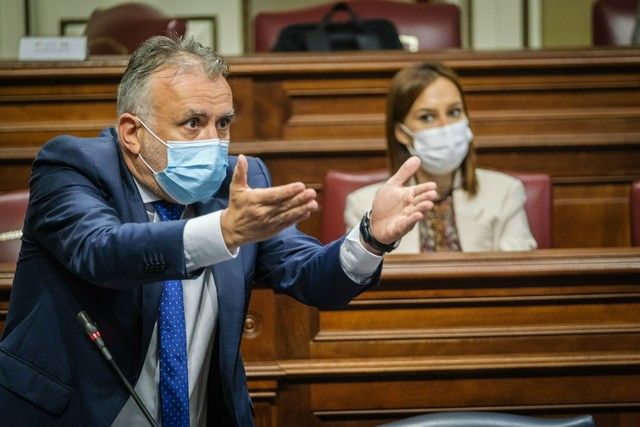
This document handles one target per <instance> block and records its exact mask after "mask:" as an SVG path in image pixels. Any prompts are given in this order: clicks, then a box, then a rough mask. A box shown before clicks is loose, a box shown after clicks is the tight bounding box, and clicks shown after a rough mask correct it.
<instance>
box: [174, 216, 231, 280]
mask: <svg viewBox="0 0 640 427" xmlns="http://www.w3.org/2000/svg"><path fill="white" fill-rule="evenodd" d="M221 215H222V211H216V212H212V213H209V214H206V215H202V216H199V217H196V218H191V219H189V220H188V221H187V223H186V225H185V226H184V234H183V239H184V257H185V261H186V266H187V271H188V272H189V273H191V272H192V271H195V270H197V269H199V268H202V267H208V266H210V265H213V264H217V263H219V262H222V261H226V260H229V259H232V258H235V257H236V256H238V252H239V251H240V248H236V250H235V251H234V253H231V252H229V249H228V248H227V245H225V243H224V238H223V237H222V227H221V225H220V216H221Z"/></svg>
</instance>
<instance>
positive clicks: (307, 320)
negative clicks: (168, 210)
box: [243, 248, 640, 426]
mask: <svg viewBox="0 0 640 427" xmlns="http://www.w3.org/2000/svg"><path fill="white" fill-rule="evenodd" d="M639 279H640V250H639V249H633V248H632V249H624V248H611V249H601V250H598V249H583V250H577V249H575V250H572V249H553V250H541V251H535V252H527V253H491V254H461V253H457V254H432V255H416V256H390V257H388V258H387V260H386V261H385V267H384V269H383V283H382V286H381V287H380V288H376V289H372V290H370V291H367V292H365V293H364V294H362V295H361V296H359V297H358V298H356V299H355V300H354V301H353V302H352V303H351V304H350V305H349V306H348V307H346V308H344V309H342V310H315V309H312V308H308V307H304V306H301V305H300V304H298V303H297V302H294V301H293V300H291V299H290V298H288V297H285V296H281V295H278V296H276V299H275V303H276V305H278V306H279V307H278V308H276V317H277V320H276V321H275V322H274V325H275V327H279V328H281V331H282V332H280V333H278V332H277V331H276V332H275V333H274V334H273V336H274V337H275V339H276V340H277V341H279V342H281V344H276V346H277V348H278V356H277V358H276V360H270V361H268V362H263V361H259V360H256V358H255V357H252V356H251V355H250V354H247V352H248V351H249V348H248V347H244V344H243V354H245V355H246V356H245V359H246V360H247V372H248V375H249V378H252V377H254V376H257V377H258V378H261V379H263V380H264V379H265V378H264V373H265V372H267V371H268V370H269V369H270V370H272V371H273V372H274V374H273V376H272V378H273V379H274V380H275V381H276V382H277V387H276V390H275V397H274V402H275V406H276V407H277V413H278V414H277V419H278V424H283V425H284V424H286V423H291V422H294V423H296V422H297V420H303V424H304V425H317V426H321V425H332V426H356V425H358V426H373V425H377V424H379V423H382V422H385V421H390V420H393V419H398V418H402V417H408V416H411V415H415V414H416V413H424V412H435V411H441V410H465V409H467V410H496V411H510V412H516V413H524V414H527V413H528V414H534V415H541V416H551V415H556V416H560V415H570V414H573V413H594V415H596V416H597V419H598V422H599V424H598V425H599V426H620V425H633V422H634V420H637V419H638V418H637V417H638V414H639V412H640V391H638V390H637V382H638V380H640V353H639V352H638V349H640V315H638V314H637V312H638V308H639V307H640V282H639ZM257 289H258V290H262V291H261V293H260V295H262V296H264V295H265V293H263V292H268V290H266V289H265V288H261V287H258V288H257ZM254 297H255V296H254ZM254 299H255V298H254ZM251 304H252V306H253V305H254V304H255V303H254V302H253V300H252V303H251ZM251 311H253V309H250V312H251ZM284 331H286V333H284ZM254 366H255V369H254ZM267 367H268V368H267ZM305 405H307V406H306V407H305ZM305 408H306V409H305ZM292 417H293V418H292ZM300 425H302V424H300Z"/></svg>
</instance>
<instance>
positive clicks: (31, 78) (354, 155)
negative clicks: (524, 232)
mask: <svg viewBox="0 0 640 427" xmlns="http://www.w3.org/2000/svg"><path fill="white" fill-rule="evenodd" d="M228 60H229V63H230V66H231V71H232V78H231V84H232V87H233V91H234V98H235V104H236V109H237V112H238V120H237V121H236V122H235V123H234V125H233V141H234V143H233V144H232V145H231V151H232V152H234V153H239V152H243V153H248V154H254V155H258V156H260V157H262V158H263V159H265V161H266V163H267V165H268V166H269V168H270V170H271V172H272V175H273V180H274V183H275V184H282V183H285V182H291V181H296V180H301V181H303V182H305V183H306V184H308V185H310V186H311V187H314V188H316V189H317V190H318V192H319V197H320V201H321V202H322V179H323V177H324V174H325V172H326V170H327V169H330V168H334V169H345V170H358V169H367V168H378V167H383V166H384V165H385V163H386V157H385V154H384V152H385V142H384V100H385V95H386V92H387V88H388V84H389V80H390V78H391V76H392V75H393V74H394V73H395V72H396V71H397V70H398V69H400V68H401V67H403V66H406V65H408V64H410V63H414V62H419V61H424V60H438V61H442V62H444V63H446V64H448V65H449V66H451V67H453V68H454V69H455V70H456V71H457V72H458V73H459V74H460V76H461V81H462V85H463V86H464V88H465V92H466V99H467V102H468V104H469V110H470V111H469V114H470V116H471V121H472V126H473V130H474V133H475V135H476V143H477V146H478V159H479V164H480V165H481V166H483V167H488V168H494V169H508V170H515V171H525V172H527V171H530V172H537V171H538V172H546V173H548V174H550V175H551V176H552V179H553V184H554V191H553V193H554V194H553V195H554V230H553V233H554V236H553V237H554V242H555V245H556V247H603V246H628V245H629V242H630V240H629V212H628V193H629V183H630V182H631V181H632V180H634V179H638V178H640V73H639V72H638V70H639V69H640V50H639V49H611V50H604V49H600V50H561V51H517V52H461V51H447V52H433V53H424V52H422V53H415V54H409V53H403V52H360V53H347V54H340V53H333V54H317V53H313V54H304V53H301V54H254V55H251V56H246V57H231V58H228ZM125 66H126V58H121V57H105V58H101V59H98V58H93V59H91V60H89V61H86V62H79V63H73V62H70V63H67V62H64V63H62V62H60V63H50V62H38V63H33V62H32V63H19V62H6V61H4V62H0V191H3V190H10V189H15V188H24V187H26V186H27V185H28V177H29V168H30V165H31V162H32V160H33V157H34V155H35V153H36V152H37V150H38V149H39V147H40V146H42V144H43V143H44V142H45V141H47V140H48V139H49V138H51V137H53V136H55V135H58V134H62V133H69V134H75V135H80V136H93V135H96V134H97V132H98V131H99V130H100V129H101V128H103V127H105V126H109V125H111V124H112V123H113V122H114V118H115V94H116V86H117V83H118V81H119V79H120V77H121V74H122V72H123V71H124V69H125ZM301 228H302V229H303V230H304V231H306V232H307V233H309V234H312V235H316V236H318V235H319V230H320V215H319V214H315V215H313V216H312V218H311V219H310V220H308V221H306V222H304V223H303V224H302V225H301Z"/></svg>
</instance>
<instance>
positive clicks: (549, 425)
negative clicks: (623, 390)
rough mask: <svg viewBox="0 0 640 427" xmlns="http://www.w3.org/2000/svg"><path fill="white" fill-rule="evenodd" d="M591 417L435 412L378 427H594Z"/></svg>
mask: <svg viewBox="0 0 640 427" xmlns="http://www.w3.org/2000/svg"><path fill="white" fill-rule="evenodd" d="M595 425H596V424H595V421H594V420H593V417H592V416H591V415H579V416H573V417H564V418H543V417H533V416H525V415H514V414H507V413H504V412H474V411H468V412H467V411H460V412H436V413H433V414H426V415H418V416H415V417H411V418H406V419H404V420H399V421H395V422H392V423H388V424H383V425H381V426H380V427H444V426H456V427H496V426H504V427H507V426H509V427H595Z"/></svg>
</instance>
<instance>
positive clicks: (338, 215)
mask: <svg viewBox="0 0 640 427" xmlns="http://www.w3.org/2000/svg"><path fill="white" fill-rule="evenodd" d="M388 177H389V171H388V170H387V169H375V170H370V171H363V172H343V171H337V170H329V171H327V174H326V175H325V177H324V189H323V203H322V224H321V227H320V241H321V242H322V243H329V242H331V241H333V240H335V239H337V238H338V237H340V236H342V235H343V234H344V232H345V229H346V225H345V223H344V207H345V202H346V200H347V196H348V195H349V193H352V192H354V191H355V190H357V189H358V188H360V187H364V186H366V185H369V184H374V183H376V182H381V181H384V180H385V179H387V178H388Z"/></svg>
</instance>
